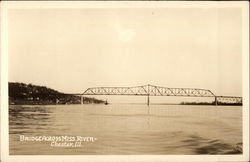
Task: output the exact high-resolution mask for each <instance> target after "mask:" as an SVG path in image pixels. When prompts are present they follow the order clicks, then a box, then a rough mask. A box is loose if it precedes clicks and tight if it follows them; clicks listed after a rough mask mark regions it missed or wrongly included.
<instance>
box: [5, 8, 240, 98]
mask: <svg viewBox="0 0 250 162" xmlns="http://www.w3.org/2000/svg"><path fill="white" fill-rule="evenodd" d="M241 27H242V26H241V10H240V9H237V8H158V9H155V8H152V9H151V8H137V9H13V10H10V11H9V15H8V32H9V37H8V38H9V81H11V82H24V83H32V84H37V85H45V86H48V87H50V88H53V89H56V90H59V91H61V92H65V93H81V92H83V91H84V90H85V89H86V88H88V87H96V86H137V85H145V84H153V85H159V86H165V87H173V88H174V87H186V88H204V89H210V90H211V91H213V92H214V93H215V94H217V95H233V96H242V94H241V93H242V69H241V68H242V49H241V43H242V42H241V39H242V35H241V34H242V33H241Z"/></svg>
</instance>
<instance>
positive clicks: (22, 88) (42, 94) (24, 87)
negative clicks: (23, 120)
mask: <svg viewBox="0 0 250 162" xmlns="http://www.w3.org/2000/svg"><path fill="white" fill-rule="evenodd" d="M83 103H84V104H87V103H95V104H100V103H104V101H102V100H98V99H95V98H89V97H83ZM9 104H10V105H56V104H81V97H80V96H75V95H72V94H65V93H61V92H58V91H56V90H54V89H51V88H48V87H45V86H38V85H33V84H25V83H17V82H15V83H14V82H9Z"/></svg>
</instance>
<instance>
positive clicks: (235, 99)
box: [217, 96, 242, 103]
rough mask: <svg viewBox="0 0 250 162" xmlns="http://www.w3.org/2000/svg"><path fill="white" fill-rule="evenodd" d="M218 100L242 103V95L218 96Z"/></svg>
mask: <svg viewBox="0 0 250 162" xmlns="http://www.w3.org/2000/svg"><path fill="white" fill-rule="evenodd" d="M217 100H218V101H219V102H221V103H242V97H235V96H217Z"/></svg>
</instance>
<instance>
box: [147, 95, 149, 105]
mask: <svg viewBox="0 0 250 162" xmlns="http://www.w3.org/2000/svg"><path fill="white" fill-rule="evenodd" d="M147 105H148V106H149V95H148V102H147Z"/></svg>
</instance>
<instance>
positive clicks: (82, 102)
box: [81, 95, 83, 105]
mask: <svg viewBox="0 0 250 162" xmlns="http://www.w3.org/2000/svg"><path fill="white" fill-rule="evenodd" d="M82 104H83V95H81V105H82Z"/></svg>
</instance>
